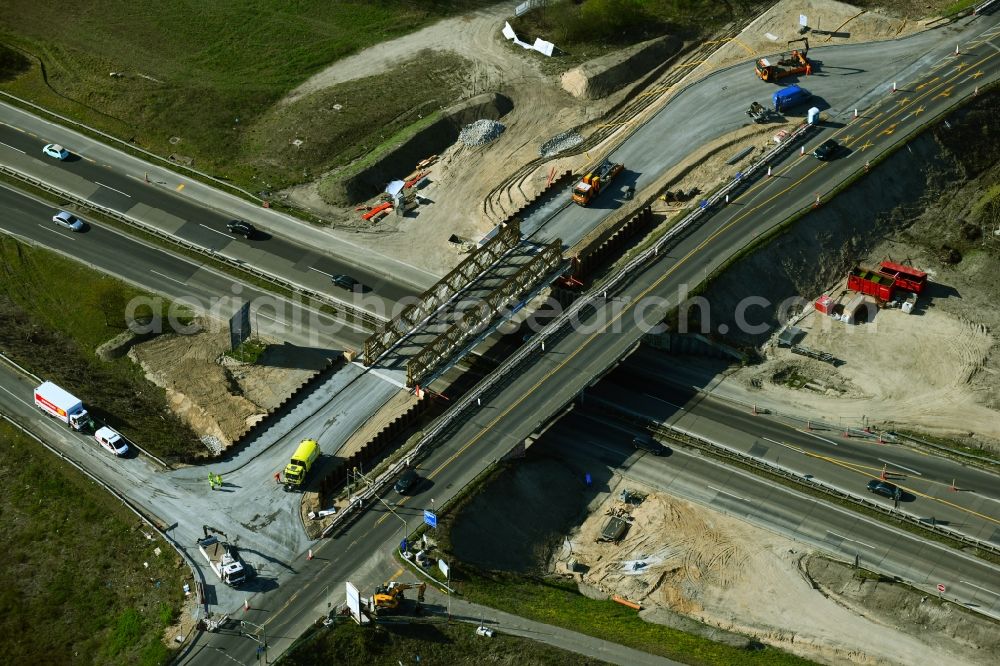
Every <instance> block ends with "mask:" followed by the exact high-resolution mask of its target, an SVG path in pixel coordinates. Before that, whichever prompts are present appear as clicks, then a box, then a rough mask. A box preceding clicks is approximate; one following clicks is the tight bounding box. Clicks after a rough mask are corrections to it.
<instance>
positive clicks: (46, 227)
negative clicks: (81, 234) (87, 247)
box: [38, 224, 76, 241]
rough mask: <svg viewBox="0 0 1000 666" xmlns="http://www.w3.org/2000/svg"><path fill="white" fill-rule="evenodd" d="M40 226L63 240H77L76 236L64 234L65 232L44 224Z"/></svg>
mask: <svg viewBox="0 0 1000 666" xmlns="http://www.w3.org/2000/svg"><path fill="white" fill-rule="evenodd" d="M38 226H40V227H41V228H42V229H45V230H46V231H51V232H52V233H54V234H59V235H60V236H62V237H63V238H68V239H70V240H72V241H75V240H76V236H70V235H69V234H64V233H63V232H61V231H59V230H58V229H53V228H52V227H48V226H46V225H44V224H39V225H38Z"/></svg>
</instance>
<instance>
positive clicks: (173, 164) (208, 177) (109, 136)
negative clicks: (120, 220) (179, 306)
mask: <svg viewBox="0 0 1000 666" xmlns="http://www.w3.org/2000/svg"><path fill="white" fill-rule="evenodd" d="M0 95H3V96H4V97H7V98H8V99H12V100H15V101H17V103H18V104H23V105H24V106H27V107H30V108H32V109H34V110H35V111H38V112H39V113H44V114H46V115H48V116H50V117H52V118H58V119H59V121H60V122H62V123H64V124H66V125H76V126H77V127H81V128H83V129H85V130H86V131H88V132H90V133H92V134H96V135H98V136H100V137H102V138H104V139H107V140H108V141H113V142H114V143H117V144H119V145H121V146H122V147H123V148H124V149H125V150H127V151H134V152H137V153H142V154H143V155H145V156H147V157H151V158H152V159H154V160H159V161H160V162H163V163H164V164H166V165H167V166H168V167H169V168H170V169H183V170H185V171H187V172H188V173H193V174H196V175H198V176H201V177H202V178H204V179H205V180H209V181H211V182H213V183H215V184H216V185H219V186H221V187H226V188H228V189H230V190H233V191H234V192H239V193H240V194H243V195H245V196H246V197H248V198H250V199H251V200H252V201H255V202H258V203H260V202H261V201H263V199H261V198H260V197H258V196H257V195H255V194H253V193H252V192H249V191H247V190H245V189H243V188H242V187H237V186H236V185H233V184H232V183H229V182H226V181H224V180H222V179H221V178H216V177H215V176H212V175H210V174H207V173H205V172H204V171H199V170H198V169H194V168H192V167H189V166H186V165H184V164H178V163H177V162H174V161H173V160H170V159H167V158H165V157H163V156H162V155H157V154H156V153H154V152H152V151H149V150H146V149H145V148H140V147H139V146H137V145H135V144H134V143H131V142H129V141H125V140H124V139H120V138H118V137H117V136H114V135H112V134H108V133H107V132H102V131H101V130H99V129H97V128H95V127H91V126H90V125H87V124H86V123H81V122H80V121H79V120H74V119H73V118H69V117H67V116H64V115H61V114H58V113H56V112H55V111H53V110H52V109H47V108H45V107H44V106H40V105H38V104H35V103H34V102H29V101H28V100H26V99H23V98H21V97H18V96H17V95H12V94H10V93H9V92H6V91H3V90H0Z"/></svg>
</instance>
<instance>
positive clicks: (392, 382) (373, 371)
mask: <svg viewBox="0 0 1000 666" xmlns="http://www.w3.org/2000/svg"><path fill="white" fill-rule="evenodd" d="M354 365H356V366H358V367H359V368H362V369H365V370H368V372H370V373H372V374H373V375H375V376H376V377H378V378H379V379H384V380H385V381H387V382H389V383H390V384H392V385H393V386H398V387H399V388H401V389H405V388H406V384H403V383H402V382H398V381H396V380H395V379H393V378H392V377H387V376H386V375H383V374H382V373H381V372H379V371H378V370H372V369H371V368H365V366H364V365H362V364H361V363H358V362H357V361H354Z"/></svg>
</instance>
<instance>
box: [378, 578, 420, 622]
mask: <svg viewBox="0 0 1000 666" xmlns="http://www.w3.org/2000/svg"><path fill="white" fill-rule="evenodd" d="M411 589H416V590H417V602H418V603H419V602H422V601H423V600H424V592H425V591H426V590H427V583H398V582H396V581H390V582H388V583H386V584H385V585H379V586H378V587H376V588H375V594H374V596H372V609H373V610H374V611H375V614H376V615H378V614H379V613H385V612H387V611H394V610H396V609H397V608H399V603H400V602H401V601H402V600H403V599H405V598H406V597H404V596H403V591H404V590H411Z"/></svg>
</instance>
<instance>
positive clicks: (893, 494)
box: [868, 479, 903, 500]
mask: <svg viewBox="0 0 1000 666" xmlns="http://www.w3.org/2000/svg"><path fill="white" fill-rule="evenodd" d="M868 492H870V493H875V494H876V495H881V496H882V497H888V498H889V499H891V500H898V499H899V498H901V497H902V496H903V491H902V490H900V489H899V488H897V487H896V486H894V485H892V484H891V483H889V482H888V481H879V480H878V479H872V480H871V481H869V482H868Z"/></svg>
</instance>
